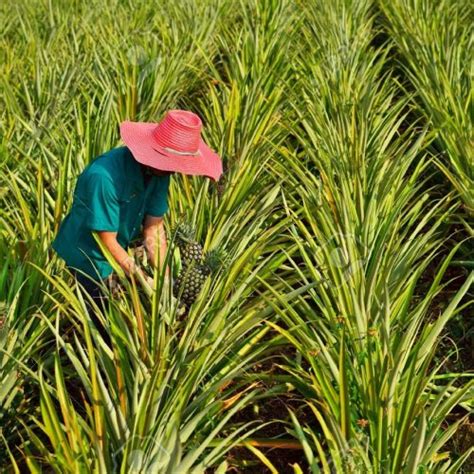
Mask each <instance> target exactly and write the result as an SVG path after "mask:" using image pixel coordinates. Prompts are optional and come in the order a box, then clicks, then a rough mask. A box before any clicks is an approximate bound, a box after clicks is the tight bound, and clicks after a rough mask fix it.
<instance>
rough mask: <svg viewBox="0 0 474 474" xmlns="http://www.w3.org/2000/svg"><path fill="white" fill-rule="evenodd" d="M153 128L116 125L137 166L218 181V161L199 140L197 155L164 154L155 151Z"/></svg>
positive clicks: (152, 125)
mask: <svg viewBox="0 0 474 474" xmlns="http://www.w3.org/2000/svg"><path fill="white" fill-rule="evenodd" d="M156 126H157V124H156V123H149V122H130V121H125V122H122V123H121V124H120V136H121V138H122V140H123V142H124V143H125V145H126V146H127V147H128V148H129V150H130V151H131V152H132V155H133V157H134V158H135V159H136V160H137V161H138V162H139V163H142V164H143V165H146V166H150V167H152V168H155V169H157V170H161V171H175V172H178V173H183V174H187V175H195V176H207V177H209V178H211V179H213V180H214V181H218V180H219V178H220V176H221V175H222V161H221V159H220V157H219V155H218V154H217V153H215V152H214V151H213V150H212V149H211V148H210V147H209V146H208V145H207V144H206V143H205V142H204V140H203V139H202V138H201V140H200V142H199V149H198V150H199V154H198V155H187V156H186V155H175V154H172V153H166V154H165V153H162V152H160V151H158V150H156V144H155V140H154V138H153V134H152V132H153V130H154V129H155V127H156Z"/></svg>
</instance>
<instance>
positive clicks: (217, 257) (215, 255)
mask: <svg viewBox="0 0 474 474" xmlns="http://www.w3.org/2000/svg"><path fill="white" fill-rule="evenodd" d="M226 260H227V254H226V252H225V251H224V250H222V249H220V248H214V249H212V250H209V251H208V252H206V254H205V256H204V265H205V266H206V267H207V268H208V269H209V271H211V272H212V273H214V272H216V271H217V270H218V269H219V268H221V267H225V266H226V265H227V261H226Z"/></svg>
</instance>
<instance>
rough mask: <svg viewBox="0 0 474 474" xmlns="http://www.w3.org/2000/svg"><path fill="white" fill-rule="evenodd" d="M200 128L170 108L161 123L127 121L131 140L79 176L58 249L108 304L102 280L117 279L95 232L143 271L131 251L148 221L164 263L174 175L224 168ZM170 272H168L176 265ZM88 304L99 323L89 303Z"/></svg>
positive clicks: (153, 250) (155, 255) (123, 128)
mask: <svg viewBox="0 0 474 474" xmlns="http://www.w3.org/2000/svg"><path fill="white" fill-rule="evenodd" d="M201 128H202V122H201V119H200V118H199V116H198V115H196V114H194V113H192V112H190V111H186V110H170V111H168V112H167V113H166V115H165V117H164V119H163V120H162V121H161V122H159V123H146V122H129V121H126V122H123V123H122V124H121V125H120V136H121V138H122V140H123V142H124V143H125V145H126V146H121V147H118V148H114V149H112V150H110V151H108V152H106V153H104V154H102V155H100V156H98V157H97V158H96V159H94V160H93V161H92V162H91V163H90V164H89V165H88V166H87V167H86V168H85V169H84V170H83V172H82V173H81V174H80V176H79V177H78V180H77V183H76V188H75V190H74V199H73V204H72V207H71V210H70V212H69V214H68V215H67V216H66V217H65V218H64V220H63V221H62V222H61V225H60V228H59V231H58V234H57V236H56V238H55V239H54V241H53V243H52V247H53V249H54V250H55V251H56V252H57V253H58V255H59V256H60V257H61V258H63V259H64V260H65V262H66V265H67V267H68V268H69V269H70V270H71V272H72V273H73V275H74V276H75V277H76V279H77V282H78V283H80V284H81V285H82V287H83V288H81V289H83V290H85V291H86V292H87V293H89V295H90V296H91V298H92V299H93V300H94V301H95V302H96V303H97V304H98V305H99V307H100V308H101V309H102V310H104V309H105V302H106V301H107V296H106V294H105V292H104V291H103V289H102V283H104V284H105V283H107V282H108V281H109V280H110V278H111V275H112V272H113V270H112V267H111V265H110V264H109V263H108V262H107V260H106V258H105V256H104V254H103V253H102V252H101V250H100V247H99V246H98V244H97V242H96V241H95V240H94V237H93V235H92V231H97V235H98V237H99V238H100V240H101V242H102V243H103V244H104V246H105V247H106V248H107V249H108V250H109V252H110V254H111V255H112V257H113V258H114V259H115V260H116V262H117V263H118V265H120V267H121V268H122V269H123V270H124V272H125V274H126V275H127V276H128V277H130V276H131V275H132V274H133V273H135V275H136V274H137V273H138V272H139V273H141V274H142V275H143V272H142V270H141V269H140V268H139V267H137V266H136V265H135V263H134V260H133V258H131V257H130V256H129V255H128V253H127V250H126V249H127V247H128V245H129V244H130V242H132V241H133V240H135V239H136V238H137V237H139V233H140V228H141V226H142V225H143V238H144V243H145V249H146V252H147V255H148V258H149V260H150V261H151V262H152V264H153V265H154V266H155V263H158V266H159V268H160V269H161V268H162V267H163V263H164V259H165V255H166V248H167V247H166V234H165V230H164V225H163V216H164V214H165V213H166V212H167V211H168V187H169V183H170V175H171V174H173V173H175V172H178V173H183V174H187V175H203V176H207V177H209V178H211V179H213V180H214V181H217V180H218V179H219V177H220V175H221V174H222V162H221V160H220V157H219V156H218V155H217V154H216V153H215V152H213V151H212V150H211V149H210V148H209V147H208V146H207V144H206V143H205V142H204V141H203V139H202V138H201ZM80 272H84V274H85V275H84V274H82V273H80ZM165 272H166V273H165V274H166V276H168V275H169V269H168V268H167V269H166V270H165ZM143 276H144V277H145V275H143ZM147 278H149V277H145V279H147ZM147 281H149V280H147ZM86 300H87V298H86ZM87 308H88V311H89V314H90V315H91V318H92V319H93V320H94V321H95V322H96V325H97V318H96V316H95V314H94V312H93V311H92V310H91V306H90V305H89V303H88V302H87ZM97 327H98V328H99V329H100V328H101V325H100V323H99V324H98V325H97ZM101 332H102V331H101Z"/></svg>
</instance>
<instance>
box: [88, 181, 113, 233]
mask: <svg viewBox="0 0 474 474" xmlns="http://www.w3.org/2000/svg"><path fill="white" fill-rule="evenodd" d="M86 199H87V202H86V207H87V212H86V226H87V228H88V229H90V230H96V231H99V230H102V231H109V232H118V230H119V223H120V205H119V201H118V196H117V190H116V189H115V186H114V183H113V181H112V179H111V178H109V177H108V176H104V175H101V174H91V175H90V176H88V179H87V181H86Z"/></svg>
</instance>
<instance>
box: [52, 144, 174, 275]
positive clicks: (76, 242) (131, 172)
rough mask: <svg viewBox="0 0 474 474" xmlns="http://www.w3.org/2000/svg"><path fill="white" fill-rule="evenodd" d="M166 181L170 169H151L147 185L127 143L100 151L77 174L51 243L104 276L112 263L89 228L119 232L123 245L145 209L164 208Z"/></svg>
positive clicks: (157, 211) (160, 211)
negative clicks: (163, 172) (70, 199)
mask: <svg viewBox="0 0 474 474" xmlns="http://www.w3.org/2000/svg"><path fill="white" fill-rule="evenodd" d="M169 182H170V176H169V175H168V176H155V175H153V176H152V177H151V178H150V180H149V181H148V183H147V184H146V186H145V180H144V175H143V171H142V167H141V165H140V164H139V163H138V162H137V161H136V160H135V158H134V157H133V155H132V153H131V152H130V150H129V149H128V148H127V147H126V146H122V147H118V148H114V149H112V150H110V151H108V152H106V153H104V154H102V155H100V156H98V157H97V158H95V159H94V160H93V161H92V162H91V163H90V164H89V165H88V166H87V167H86V168H85V169H84V170H83V172H82V173H81V174H80V175H79V177H78V179H77V183H76V187H75V190H74V198H73V204H72V207H71V210H70V212H69V214H68V215H67V216H66V217H65V218H64V220H63V221H62V222H61V225H60V228H59V231H58V234H57V236H56V238H55V239H54V241H53V242H52V248H53V249H54V250H55V251H56V252H57V253H58V255H59V256H60V257H61V258H62V259H64V260H65V262H66V264H67V265H68V266H70V267H73V268H76V269H79V270H82V271H84V272H85V273H87V274H88V275H90V276H91V277H93V278H94V279H96V280H99V279H102V278H106V277H107V276H108V275H109V274H110V273H112V267H111V266H110V264H109V263H108V262H107V260H106V258H105V257H104V255H103V254H102V252H101V250H100V248H99V246H98V245H97V243H96V241H95V240H94V236H93V235H92V231H93V230H96V231H99V230H105V231H111V232H117V241H118V242H119V244H120V245H121V246H122V247H124V248H127V246H128V245H129V243H130V242H131V241H132V240H134V239H136V238H137V237H138V236H139V234H140V231H141V225H142V222H143V219H144V216H145V215H151V216H157V217H160V216H163V215H164V214H165V213H166V212H167V210H168V188H169Z"/></svg>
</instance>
